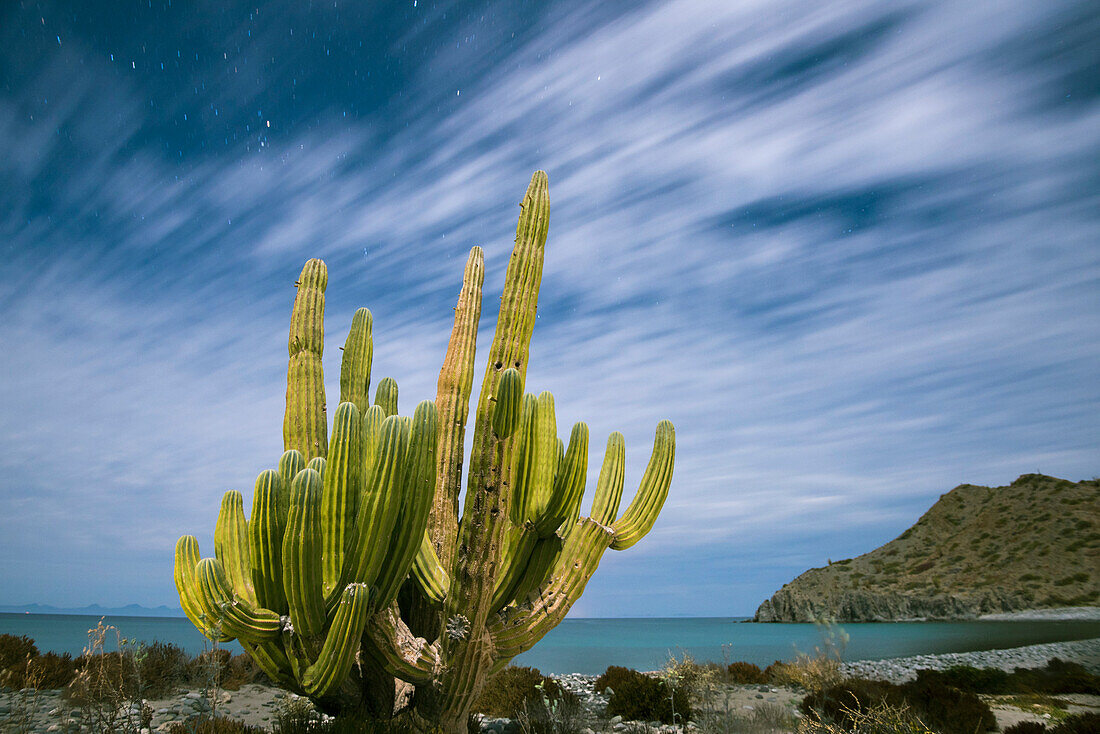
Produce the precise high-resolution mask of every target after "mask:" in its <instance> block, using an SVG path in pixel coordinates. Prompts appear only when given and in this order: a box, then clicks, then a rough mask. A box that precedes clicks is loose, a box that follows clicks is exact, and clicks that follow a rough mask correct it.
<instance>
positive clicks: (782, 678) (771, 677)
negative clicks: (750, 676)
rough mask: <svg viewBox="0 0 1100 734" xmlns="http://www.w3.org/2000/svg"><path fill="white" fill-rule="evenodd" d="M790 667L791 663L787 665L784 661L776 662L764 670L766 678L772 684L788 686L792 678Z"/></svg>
mask: <svg viewBox="0 0 1100 734" xmlns="http://www.w3.org/2000/svg"><path fill="white" fill-rule="evenodd" d="M790 667H791V666H790V664H789V663H785V662H783V661H782V660H776V661H775V662H774V663H772V664H771V665H769V666H768V667H766V668H764V678H765V679H766V680H767V681H768V682H770V683H777V684H779V685H786V684H787V683H788V682H789V681H790V678H791V673H790V670H789V669H790Z"/></svg>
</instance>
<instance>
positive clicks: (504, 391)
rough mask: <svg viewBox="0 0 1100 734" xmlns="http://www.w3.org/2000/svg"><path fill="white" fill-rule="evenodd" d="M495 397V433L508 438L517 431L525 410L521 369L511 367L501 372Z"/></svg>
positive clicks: (498, 436) (499, 436)
mask: <svg viewBox="0 0 1100 734" xmlns="http://www.w3.org/2000/svg"><path fill="white" fill-rule="evenodd" d="M493 399H494V400H495V402H496V405H495V406H494V407H493V433H494V434H496V437H497V438H508V437H510V436H511V435H512V434H513V433H515V430H516V427H517V426H518V425H519V419H520V415H521V413H522V412H523V377H521V376H520V374H519V370H517V369H516V368H515V367H509V368H508V369H506V370H504V372H502V373H500V381H499V382H497V392H496V395H494V396H493Z"/></svg>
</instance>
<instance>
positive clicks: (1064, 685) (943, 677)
mask: <svg viewBox="0 0 1100 734" xmlns="http://www.w3.org/2000/svg"><path fill="white" fill-rule="evenodd" d="M917 680H918V681H926V682H930V683H938V684H941V685H947V686H952V687H954V688H958V689H959V690H962V691H970V692H971V693H990V694H1009V693H1049V694H1056V693H1092V694H1100V676H1098V675H1094V674H1093V673H1090V672H1089V671H1088V670H1087V669H1086V668H1085V667H1084V666H1082V665H1078V664H1077V663H1070V662H1066V661H1064V660H1059V659H1058V658H1052V659H1051V660H1050V661H1049V662H1048V663H1047V664H1046V667H1043V668H1016V670H1014V671H1013V672H1011V673H1006V672H1004V671H1003V670H998V669H997V668H972V667H970V666H969V665H956V666H953V667H951V668H948V669H947V670H918V671H917Z"/></svg>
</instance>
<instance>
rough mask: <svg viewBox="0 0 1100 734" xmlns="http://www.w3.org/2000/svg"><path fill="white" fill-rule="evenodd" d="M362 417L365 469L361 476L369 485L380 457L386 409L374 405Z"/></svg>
mask: <svg viewBox="0 0 1100 734" xmlns="http://www.w3.org/2000/svg"><path fill="white" fill-rule="evenodd" d="M360 418H361V419H362V423H363V471H362V472H360V477H361V480H362V482H363V485H364V486H367V485H369V483H370V481H371V477H372V476H373V471H374V460H375V459H376V458H378V439H379V437H380V436H381V435H382V422H383V421H385V420H386V411H385V410H383V409H382V407H381V406H378V405H372V406H371V407H369V408H367V412H365V413H363V414H362V415H361V416H360ZM360 493H361V492H360Z"/></svg>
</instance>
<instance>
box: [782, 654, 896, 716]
mask: <svg viewBox="0 0 1100 734" xmlns="http://www.w3.org/2000/svg"><path fill="white" fill-rule="evenodd" d="M769 667H771V666H769ZM902 703H904V699H903V697H902V695H901V691H900V689H899V687H898V686H895V685H893V684H891V683H886V682H884V681H877V680H867V679H864V678H851V679H849V680H847V681H845V682H844V683H841V684H840V685H837V686H832V687H830V688H826V689H825V690H823V691H813V692H811V693H810V694H809V695H807V696H806V697H805V698H803V699H802V703H801V704H799V709H800V710H801V711H802V713H803V714H805V715H806V716H807V717H808V718H809V719H810V720H811V721H819V722H824V723H832V724H836V725H838V726H841V727H844V728H851V727H852V726H854V724H855V721H856V718H855V715H857V714H866V713H869V712H870V711H871V709H874V708H876V707H879V706H882V705H883V704H886V705H889V706H899V705H901V704H902Z"/></svg>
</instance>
